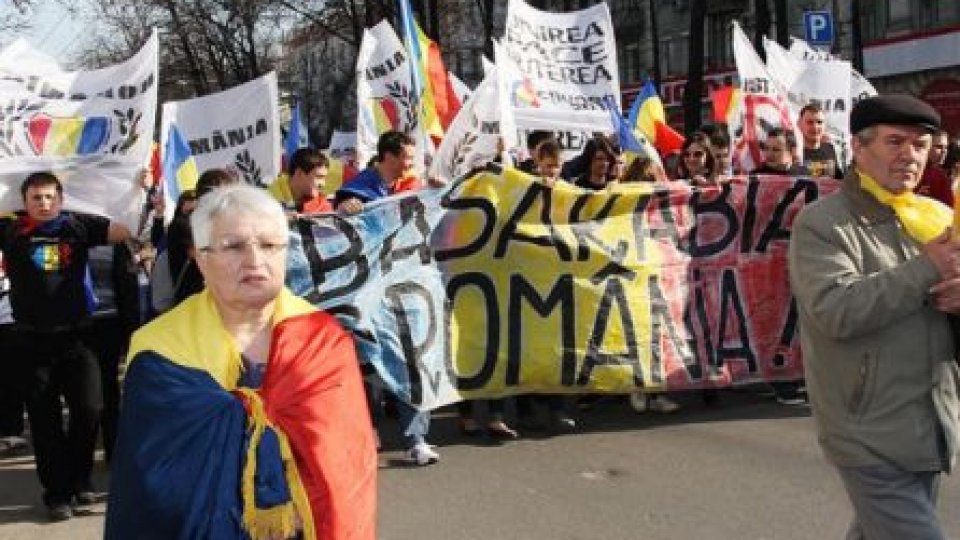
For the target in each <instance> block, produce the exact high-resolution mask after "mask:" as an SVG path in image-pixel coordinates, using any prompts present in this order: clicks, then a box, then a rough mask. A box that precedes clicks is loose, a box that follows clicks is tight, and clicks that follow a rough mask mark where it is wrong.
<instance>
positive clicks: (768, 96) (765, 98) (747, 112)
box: [730, 22, 796, 172]
mask: <svg viewBox="0 0 960 540" xmlns="http://www.w3.org/2000/svg"><path fill="white" fill-rule="evenodd" d="M733 57H734V60H735V61H736V64H737V72H738V74H739V79H740V95H741V100H740V107H739V110H738V111H737V114H735V115H733V118H732V119H731V122H730V134H731V139H732V141H733V146H732V148H733V160H734V163H737V164H738V165H739V168H740V170H742V171H745V172H750V171H751V170H753V169H755V168H756V167H757V166H759V165H760V163H761V162H762V157H761V155H760V143H761V142H762V141H763V140H764V139H766V138H767V133H769V132H770V130H772V129H773V128H777V127H779V128H783V129H786V130H793V129H796V128H795V123H794V122H793V120H792V119H791V117H790V111H789V108H788V105H787V97H786V94H785V93H784V92H782V90H781V89H780V87H779V85H778V84H776V82H775V81H774V80H773V78H772V77H771V76H770V74H769V73H768V72H767V68H766V66H765V65H764V63H763V60H761V59H760V56H759V55H757V52H756V51H755V50H754V49H753V44H751V43H750V40H749V39H748V38H747V36H746V34H744V33H743V30H742V29H741V28H740V25H739V24H737V23H736V22H734V23H733Z"/></svg>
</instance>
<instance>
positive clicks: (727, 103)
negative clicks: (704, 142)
mask: <svg viewBox="0 0 960 540" xmlns="http://www.w3.org/2000/svg"><path fill="white" fill-rule="evenodd" d="M710 101H711V102H712V103H713V121H714V122H717V123H721V124H728V125H729V124H730V120H731V119H732V118H733V115H734V113H736V111H737V108H738V107H739V106H740V89H739V88H737V87H736V86H732V85H730V86H724V87H722V88H718V89H717V90H714V91H713V92H711V93H710Z"/></svg>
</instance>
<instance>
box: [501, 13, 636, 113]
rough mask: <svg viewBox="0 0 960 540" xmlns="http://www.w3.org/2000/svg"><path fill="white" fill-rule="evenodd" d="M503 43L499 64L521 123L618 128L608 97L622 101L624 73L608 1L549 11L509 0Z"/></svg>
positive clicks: (508, 97) (506, 97) (504, 84)
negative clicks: (585, 6)
mask: <svg viewBox="0 0 960 540" xmlns="http://www.w3.org/2000/svg"><path fill="white" fill-rule="evenodd" d="M501 45H502V47H503V49H502V52H503V55H498V57H497V59H496V61H497V67H498V71H499V73H500V77H502V78H504V82H503V83H502V86H501V87H502V88H503V89H504V91H505V92H506V96H505V100H506V103H508V104H509V106H510V107H511V108H512V110H513V116H514V119H515V122H516V127H517V128H519V129H551V130H564V131H578V130H586V131H612V130H613V126H612V125H611V122H610V113H609V112H608V110H607V108H606V106H605V103H607V102H608V101H610V100H612V101H613V102H614V103H616V104H617V106H619V105H620V79H619V75H618V73H619V72H618V68H617V45H616V41H615V39H614V32H613V22H612V20H611V18H610V10H609V8H608V7H607V4H606V3H605V2H602V3H599V4H596V5H594V6H592V7H590V8H587V9H583V10H580V11H573V12H569V13H550V12H546V11H540V10H538V9H535V8H533V7H531V6H529V5H527V4H526V3H525V2H523V0H510V2H509V3H508V5H507V18H506V24H505V27H504V36H503V39H502V41H501Z"/></svg>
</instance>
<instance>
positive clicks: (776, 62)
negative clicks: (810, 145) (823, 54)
mask: <svg viewBox="0 0 960 540" xmlns="http://www.w3.org/2000/svg"><path fill="white" fill-rule="evenodd" d="M763 46H764V50H765V51H766V53H767V70H768V72H769V73H770V76H771V77H772V78H773V79H774V81H775V82H777V83H778V84H780V86H781V88H782V89H783V90H785V91H786V93H787V97H788V105H789V107H790V116H791V118H794V119H798V118H799V117H800V109H802V108H803V107H804V106H805V105H807V104H808V103H811V102H816V103H819V104H820V106H821V107H823V112H824V119H825V121H826V128H827V133H829V135H830V136H831V138H832V139H833V140H834V141H835V142H836V143H838V145H840V146H846V142H845V141H846V140H847V139H848V138H849V135H850V133H849V132H850V108H851V107H852V103H853V102H852V99H851V96H850V88H851V82H850V77H851V73H852V72H853V67H852V66H851V65H850V62H847V61H844V60H827V61H824V60H809V59H808V60H798V59H797V58H796V57H795V56H792V55H791V54H790V53H789V52H788V51H787V50H786V49H784V48H783V47H781V46H780V44H779V43H777V42H776V41H773V40H770V39H767V38H766V37H765V38H763Z"/></svg>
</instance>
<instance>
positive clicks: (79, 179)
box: [0, 32, 158, 227]
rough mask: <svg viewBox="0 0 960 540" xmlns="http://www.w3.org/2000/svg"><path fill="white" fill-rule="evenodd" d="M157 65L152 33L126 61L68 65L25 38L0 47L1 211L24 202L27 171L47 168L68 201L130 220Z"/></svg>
mask: <svg viewBox="0 0 960 540" xmlns="http://www.w3.org/2000/svg"><path fill="white" fill-rule="evenodd" d="M157 66H158V40H157V34H156V32H154V34H153V35H152V36H151V37H150V38H149V39H148V40H147V42H146V43H145V44H144V46H143V48H141V49H140V51H139V52H138V53H137V54H136V55H134V56H133V57H132V58H130V59H129V60H127V61H126V62H123V63H120V64H116V65H114V66H110V67H107V68H103V69H98V70H92V71H65V70H63V69H62V68H61V67H60V65H59V64H58V62H57V60H56V59H54V58H52V57H50V56H47V55H45V54H44V53H42V52H40V51H38V50H37V49H35V48H33V47H31V46H30V45H29V44H28V43H27V42H26V41H24V40H18V41H16V42H15V43H13V44H11V45H10V46H9V47H7V48H6V49H4V50H3V51H2V52H0V210H5V211H9V210H14V209H18V208H21V207H22V206H23V203H22V200H21V196H20V184H21V182H22V181H23V180H24V178H26V176H27V175H28V174H30V173H31V172H35V171H52V172H53V173H54V174H56V175H57V176H58V177H59V178H60V180H61V181H62V182H63V187H64V193H65V206H66V207H67V208H69V209H73V210H79V211H82V212H90V213H95V214H101V215H105V216H108V217H110V218H112V219H115V220H118V221H121V222H123V223H125V224H126V225H128V226H130V227H133V226H135V225H136V224H137V220H138V216H139V212H140V206H141V203H142V200H143V190H142V188H141V185H140V181H139V175H140V172H141V170H142V169H143V167H144V166H145V165H146V164H147V161H148V160H149V156H150V149H151V145H152V142H153V126H154V122H155V120H156V109H157V80H158V75H157V69H158V68H157Z"/></svg>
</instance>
